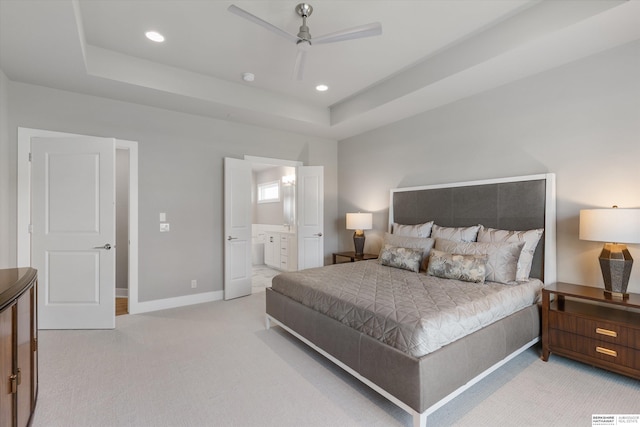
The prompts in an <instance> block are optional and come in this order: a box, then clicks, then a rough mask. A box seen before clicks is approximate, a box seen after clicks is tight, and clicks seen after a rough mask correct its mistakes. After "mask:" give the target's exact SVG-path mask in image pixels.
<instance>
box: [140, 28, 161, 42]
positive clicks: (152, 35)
mask: <svg viewBox="0 0 640 427" xmlns="http://www.w3.org/2000/svg"><path fill="white" fill-rule="evenodd" d="M144 35H145V36H147V38H148V39H149V40H151V41H154V42H156V43H162V42H163V41H164V36H163V35H162V34H160V33H159V32H157V31H147V32H146V33H144Z"/></svg>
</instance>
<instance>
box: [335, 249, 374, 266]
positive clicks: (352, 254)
mask: <svg viewBox="0 0 640 427" xmlns="http://www.w3.org/2000/svg"><path fill="white" fill-rule="evenodd" d="M339 256H340V257H343V258H349V259H350V260H351V262H355V261H366V260H368V259H378V255H376V254H362V255H356V253H355V252H353V251H352V252H334V253H333V263H334V264H337V262H336V257H339Z"/></svg>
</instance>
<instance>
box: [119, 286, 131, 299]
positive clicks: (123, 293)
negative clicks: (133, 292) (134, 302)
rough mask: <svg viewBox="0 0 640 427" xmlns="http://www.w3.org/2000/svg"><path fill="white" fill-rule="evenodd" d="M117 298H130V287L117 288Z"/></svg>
mask: <svg viewBox="0 0 640 427" xmlns="http://www.w3.org/2000/svg"><path fill="white" fill-rule="evenodd" d="M116 298H129V289H127V288H116Z"/></svg>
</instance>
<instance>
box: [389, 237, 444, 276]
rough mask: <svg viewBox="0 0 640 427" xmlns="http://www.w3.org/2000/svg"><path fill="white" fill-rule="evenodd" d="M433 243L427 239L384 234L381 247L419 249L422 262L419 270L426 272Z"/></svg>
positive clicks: (433, 241)
mask: <svg viewBox="0 0 640 427" xmlns="http://www.w3.org/2000/svg"><path fill="white" fill-rule="evenodd" d="M435 242H436V241H435V240H433V239H429V238H428V237H409V236H398V235H396V234H391V233H385V234H384V243H383V244H382V246H383V247H384V246H385V245H390V246H396V247H399V248H411V249H421V250H422V261H421V262H420V265H421V268H420V269H421V270H426V269H427V262H428V261H429V252H431V249H432V248H433V245H434V244H435Z"/></svg>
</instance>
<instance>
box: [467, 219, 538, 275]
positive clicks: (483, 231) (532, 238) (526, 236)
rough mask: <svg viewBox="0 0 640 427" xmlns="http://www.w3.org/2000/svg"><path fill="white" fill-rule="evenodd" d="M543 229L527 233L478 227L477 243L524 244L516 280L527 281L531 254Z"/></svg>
mask: <svg viewBox="0 0 640 427" xmlns="http://www.w3.org/2000/svg"><path fill="white" fill-rule="evenodd" d="M543 232H544V228H538V229H535V230H527V231H512V230H499V229H496V228H487V227H484V226H481V227H480V231H478V242H524V247H523V248H522V252H520V258H519V259H518V269H517V271H516V280H529V273H531V264H532V263H533V254H534V253H535V251H536V247H537V246H538V241H540V237H542V233H543Z"/></svg>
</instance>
